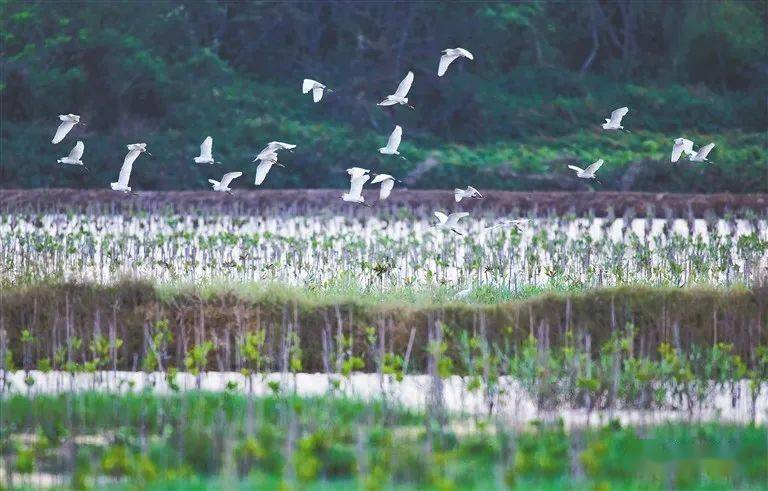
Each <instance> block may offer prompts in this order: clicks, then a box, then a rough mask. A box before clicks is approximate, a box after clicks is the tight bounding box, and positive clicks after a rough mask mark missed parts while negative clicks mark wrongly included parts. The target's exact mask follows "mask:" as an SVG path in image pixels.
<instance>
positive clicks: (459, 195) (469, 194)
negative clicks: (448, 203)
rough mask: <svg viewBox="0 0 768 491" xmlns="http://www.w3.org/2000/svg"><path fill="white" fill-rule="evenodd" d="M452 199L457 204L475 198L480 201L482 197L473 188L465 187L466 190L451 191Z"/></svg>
mask: <svg viewBox="0 0 768 491" xmlns="http://www.w3.org/2000/svg"><path fill="white" fill-rule="evenodd" d="M453 197H454V198H455V199H456V202H457V203H458V202H459V201H461V200H462V199H464V198H477V199H480V198H482V197H483V195H482V194H480V191H478V190H477V189H475V188H473V187H472V186H467V189H459V188H456V189H454V190H453Z"/></svg>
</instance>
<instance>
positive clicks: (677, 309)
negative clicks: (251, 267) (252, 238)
mask: <svg viewBox="0 0 768 491" xmlns="http://www.w3.org/2000/svg"><path fill="white" fill-rule="evenodd" d="M528 294H529V295H528V296H523V297H518V298H510V297H506V298H505V296H504V295H505V292H499V291H493V290H483V289H475V290H474V291H471V292H469V293H468V294H467V295H466V296H465V297H463V298H457V297H456V294H455V292H454V291H452V290H450V289H448V288H441V287H439V286H437V287H436V288H434V289H432V290H429V289H427V290H424V291H413V290H409V289H407V288H403V289H399V290H392V291H390V292H387V293H382V292H379V293H376V292H375V291H374V290H372V289H360V288H359V287H356V288H352V287H348V288H338V289H335V290H328V291H324V290H305V289H296V288H289V287H277V286H267V287H264V286H259V285H254V284H252V285H245V284H243V285H241V286H240V287H233V286H211V287H210V288H208V289H201V288H197V287H184V286H179V287H163V288H156V287H154V286H153V285H151V284H149V283H141V282H124V283H120V284H117V285H112V286H99V285H94V284H42V285H36V286H28V287H23V288H21V287H20V288H9V289H5V290H4V291H3V292H2V293H1V294H0V319H2V322H3V324H2V325H3V333H4V337H3V339H2V341H3V344H4V345H5V346H6V347H7V349H9V350H10V351H11V352H12V353H13V356H14V359H15V360H16V364H17V365H18V366H20V367H22V368H31V367H33V366H36V365H37V364H38V363H39V362H40V361H41V360H43V359H47V360H48V363H52V362H53V363H54V368H56V365H57V364H58V367H59V368H60V367H61V366H62V365H63V364H64V363H65V362H66V361H69V362H76V363H86V362H87V361H88V360H91V359H92V358H94V357H95V356H96V355H95V353H94V349H93V348H92V347H91V346H92V345H93V343H94V342H95V341H98V342H100V343H105V342H109V343H112V345H114V344H115V343H116V340H118V339H119V340H120V343H119V346H115V347H114V348H110V350H109V351H110V354H111V360H112V361H110V362H109V366H110V367H111V366H113V365H114V366H116V367H121V368H127V369H131V368H133V369H136V368H137V367H138V366H141V363H142V361H143V360H145V359H147V358H148V357H149V356H150V355H151V353H152V351H153V349H152V348H151V345H152V339H153V338H154V337H155V336H157V335H158V332H159V327H158V326H162V329H163V330H164V331H167V334H168V335H169V336H170V339H168V340H166V347H165V352H164V356H165V357H166V362H167V363H168V364H171V365H174V366H183V364H184V359H185V357H186V356H187V354H188V353H189V352H190V351H191V350H193V349H194V347H195V346H201V345H203V344H204V343H206V342H208V341H210V342H211V343H212V347H211V349H210V350H209V351H211V353H210V355H211V356H210V358H209V359H207V361H206V366H207V363H210V364H211V365H210V366H211V368H215V369H218V370H225V369H239V368H240V367H241V366H242V359H241V357H240V356H239V355H238V350H239V346H240V345H241V344H242V340H243V339H244V338H245V337H246V336H247V334H248V333H262V335H263V341H262V344H263V346H262V348H261V349H262V351H263V352H264V354H265V356H266V359H268V360H270V361H269V365H265V366H264V367H263V368H265V369H273V370H282V369H286V368H287V367H286V366H285V363H286V355H285V353H286V350H287V349H289V347H290V345H292V344H295V345H296V346H297V349H298V347H300V353H301V362H302V366H303V369H304V370H310V371H312V370H323V369H327V368H328V359H329V357H333V356H337V355H336V354H340V353H342V352H343V353H346V355H345V356H352V355H354V356H359V357H360V358H361V360H362V362H363V363H364V366H367V367H368V368H371V369H372V368H374V366H375V359H374V358H375V356H374V351H375V352H376V353H378V354H379V355H383V352H384V351H386V352H389V353H395V354H399V355H404V354H405V353H406V352H407V351H412V354H411V356H412V361H411V368H412V369H414V370H423V369H425V368H426V365H427V359H428V356H427V351H428V349H427V348H428V346H430V343H432V342H435V341H437V340H441V342H444V343H445V349H444V351H445V352H446V353H452V354H454V356H455V354H457V353H459V351H460V349H459V343H460V340H461V339H462V337H466V336H470V337H477V338H478V339H480V340H482V341H483V342H487V343H488V345H489V346H496V347H499V348H503V349H505V350H514V349H521V347H522V346H523V345H524V344H525V343H526V342H527V341H528V340H529V339H534V340H535V341H536V342H537V343H539V344H540V345H541V346H545V347H553V348H555V347H565V346H569V345H575V346H580V347H582V348H584V349H586V352H591V353H592V354H593V355H596V354H597V351H598V349H599V347H600V346H602V345H603V344H605V343H607V342H608V341H609V340H610V339H612V338H613V337H615V336H617V335H619V334H622V335H623V333H631V340H630V342H631V346H632V353H633V354H634V355H636V356H640V357H644V356H649V357H652V358H654V357H657V352H658V349H659V347H660V346H661V345H662V344H667V345H670V346H672V347H673V348H674V349H675V350H678V351H682V352H689V351H690V349H691V348H692V347H694V346H699V347H710V346H714V345H716V344H717V343H729V344H731V345H732V348H733V350H734V353H735V354H737V355H739V356H740V357H742V359H743V360H744V361H745V362H746V363H748V364H752V363H753V362H754V361H755V360H756V356H757V354H756V351H755V350H756V349H757V348H758V347H759V346H761V345H765V344H766V343H768V326H767V325H766V323H767V322H768V290H766V288H765V287H755V288H752V289H747V288H743V289H711V288H704V287H702V288H687V289H679V288H649V287H632V286H627V287H621V288H610V289H602V290H584V291H580V290H563V291H542V290H540V289H531V290H530V291H529V292H528ZM25 333H26V334H25ZM25 336H26V339H27V341H26V342H25V341H24V339H25ZM372 337H373V338H376V339H378V340H379V341H377V346H375V349H372V348H374V347H372V346H371V341H370V339H371V338H372ZM73 340H75V341H73ZM73 343H74V344H73ZM379 345H380V346H379ZM409 346H411V347H413V349H411V348H409ZM56 360H58V361H56Z"/></svg>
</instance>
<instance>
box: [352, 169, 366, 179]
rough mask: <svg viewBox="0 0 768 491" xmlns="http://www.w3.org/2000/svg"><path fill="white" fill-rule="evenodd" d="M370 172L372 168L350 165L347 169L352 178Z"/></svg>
mask: <svg viewBox="0 0 768 491" xmlns="http://www.w3.org/2000/svg"><path fill="white" fill-rule="evenodd" d="M368 172H370V170H368V169H363V168H361V167H350V168H349V169H347V174H349V175H350V176H351V178H352V179H356V178H358V177H360V176H363V175H365V174H367V173H368Z"/></svg>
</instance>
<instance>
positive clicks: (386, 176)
mask: <svg viewBox="0 0 768 491" xmlns="http://www.w3.org/2000/svg"><path fill="white" fill-rule="evenodd" d="M389 179H391V180H394V177H392V176H390V175H389V174H377V175H376V177H374V178H373V181H371V184H378V183H380V182H384V181H386V180H389Z"/></svg>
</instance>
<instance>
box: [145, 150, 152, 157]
mask: <svg viewBox="0 0 768 491" xmlns="http://www.w3.org/2000/svg"><path fill="white" fill-rule="evenodd" d="M144 153H146V154H147V155H149V156H150V157H154V155H152V154H151V153H150V152H149V151H147V150H144Z"/></svg>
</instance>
